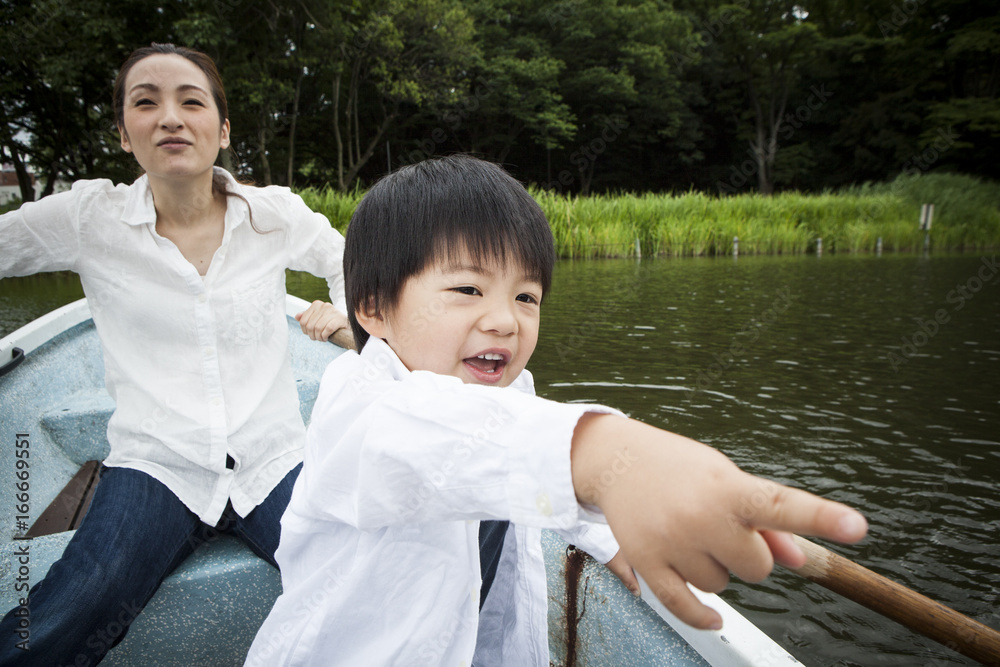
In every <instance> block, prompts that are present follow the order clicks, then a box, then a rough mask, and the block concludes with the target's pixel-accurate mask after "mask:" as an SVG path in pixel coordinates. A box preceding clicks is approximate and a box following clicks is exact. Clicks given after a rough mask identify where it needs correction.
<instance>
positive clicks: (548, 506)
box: [535, 493, 552, 516]
mask: <svg viewBox="0 0 1000 667" xmlns="http://www.w3.org/2000/svg"><path fill="white" fill-rule="evenodd" d="M535 506H536V507H537V508H538V511H539V512H541V513H542V516H551V515H552V502H551V501H550V500H549V496H548V494H546V493H540V494H538V497H537V498H535Z"/></svg>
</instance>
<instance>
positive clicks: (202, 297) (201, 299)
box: [198, 294, 208, 303]
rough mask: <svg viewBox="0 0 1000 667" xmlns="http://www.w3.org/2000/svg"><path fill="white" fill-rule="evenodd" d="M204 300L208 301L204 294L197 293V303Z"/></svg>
mask: <svg viewBox="0 0 1000 667" xmlns="http://www.w3.org/2000/svg"><path fill="white" fill-rule="evenodd" d="M206 301H208V297H207V296H205V295H204V294H199V295H198V303H205V302H206Z"/></svg>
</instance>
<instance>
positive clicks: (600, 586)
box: [0, 296, 797, 667]
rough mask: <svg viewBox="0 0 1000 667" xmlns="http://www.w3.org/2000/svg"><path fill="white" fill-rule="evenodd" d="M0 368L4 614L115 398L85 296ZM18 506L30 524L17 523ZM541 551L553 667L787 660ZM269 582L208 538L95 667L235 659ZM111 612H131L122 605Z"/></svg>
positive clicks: (5, 353) (298, 369) (16, 343)
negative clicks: (689, 621)
mask: <svg viewBox="0 0 1000 667" xmlns="http://www.w3.org/2000/svg"><path fill="white" fill-rule="evenodd" d="M307 305H308V304H307V303H306V302H305V301H302V300H301V299H298V298H296V297H293V296H289V297H288V300H287V309H286V312H287V313H288V315H289V317H288V326H289V330H290V332H291V336H290V341H291V342H290V352H291V357H292V369H293V372H294V373H295V376H296V379H297V383H298V391H299V399H300V402H301V410H302V415H303V418H304V419H306V421H308V417H309V414H310V412H311V410H312V405H313V402H314V400H315V397H316V391H317V388H318V386H319V379H320V377H321V375H322V372H323V369H324V368H325V367H326V365H327V364H328V363H329V362H330V361H332V360H333V359H334V358H336V356H337V355H339V354H341V353H342V352H343V350H342V349H341V348H339V347H336V346H334V345H331V344H329V343H318V342H315V341H312V340H309V339H308V338H307V337H306V336H304V335H302V333H301V331H300V330H299V326H298V324H297V323H296V322H295V320H294V318H293V317H292V315H293V314H294V313H297V312H301V311H302V310H304V309H305V307H306V306H307ZM0 364H2V366H0V410H2V420H0V442H2V443H3V444H2V446H0V452H2V462H0V466H2V468H0V470H2V472H0V475H2V479H4V480H5V481H4V483H3V485H2V488H3V489H4V491H3V492H2V493H0V520H2V521H3V524H2V525H3V526H4V529H3V530H4V539H3V540H2V541H0V606H2V608H3V610H4V611H6V610H7V609H11V608H13V607H15V606H17V605H18V603H19V598H20V596H21V595H22V593H21V592H19V587H18V583H32V584H33V583H35V582H37V581H40V580H41V579H42V578H43V577H44V576H45V573H46V572H47V571H48V568H49V567H50V566H51V564H52V563H53V561H55V560H56V559H57V558H58V557H59V555H60V554H61V553H62V550H63V549H64V548H65V546H66V543H67V542H68V541H69V539H70V537H71V536H72V531H71V530H64V531H61V532H56V533H52V534H46V535H40V536H37V537H32V538H30V539H24V535H25V533H26V531H27V530H28V528H29V526H32V525H34V524H35V523H36V522H39V520H40V517H41V518H42V521H41V522H40V523H44V521H45V520H47V519H50V518H51V517H52V516H63V515H65V518H67V519H68V521H69V522H70V523H69V524H68V525H70V526H72V525H75V524H74V523H72V522H74V521H78V519H79V517H78V516H73V514H74V512H76V509H75V508H74V507H72V506H70V505H69V504H66V505H67V506H65V507H63V506H61V505H62V504H63V503H62V500H60V501H59V502H55V503H54V501H55V500H56V499H57V497H58V498H60V499H63V498H65V497H66V494H63V495H60V493H61V492H63V491H64V489H66V487H67V485H70V482H71V480H74V478H75V479H76V480H77V481H79V482H80V484H81V485H82V486H81V487H80V488H79V489H78V490H77V492H76V497H77V498H83V497H84V496H85V495H86V493H87V491H88V489H87V485H88V484H89V483H90V482H89V481H88V480H87V479H86V475H78V473H80V471H81V468H83V467H84V466H85V465H86V464H87V462H89V461H100V460H103V458H104V457H105V456H106V454H107V450H108V444H107V440H106V437H105V431H106V428H107V422H108V419H109V418H110V416H111V412H112V410H113V407H114V406H113V403H112V401H111V398H110V397H109V396H108V394H107V392H106V391H105V389H104V366H103V361H102V358H101V349H100V343H99V341H98V338H97V333H96V331H95V329H94V323H93V320H92V319H91V317H90V310H89V308H88V306H87V302H86V300H85V299H82V300H80V301H77V302H75V303H72V304H69V305H67V306H64V307H63V308H60V309H58V310H56V311H53V312H52V313H49V314H48V315H46V316H44V317H41V318H39V319H38V320H36V321H34V322H32V323H30V324H28V325H26V326H25V327H23V328H21V329H19V330H18V331H16V332H14V333H13V334H11V335H9V336H7V337H5V338H4V339H2V340H0ZM18 444H20V445H21V446H20V447H18ZM24 449H27V450H28V451H29V452H30V455H29V456H28V458H27V459H23V458H22V459H19V458H17V457H16V454H15V452H16V451H19V450H24ZM18 460H24V461H27V464H18V463H17V461H18ZM18 465H21V467H20V468H18ZM23 471H26V472H25V474H21V476H20V477H21V479H20V480H18V478H17V474H18V473H19V472H23ZM81 480H82V481H81ZM18 481H21V482H24V481H27V482H28V484H27V485H25V486H22V488H25V487H26V488H27V491H25V492H24V493H26V494H27V496H22V497H21V498H18V497H17V493H19V492H20V491H19V490H17V489H15V486H14V485H15V483H16V482H18ZM70 495H73V494H70ZM25 498H27V500H26V501H25V500H24V499H25ZM25 504H27V505H28V507H27V508H25V507H23V505H25ZM24 509H27V510H28V511H27V512H26V513H25V512H23V511H22V510H24ZM23 514H27V516H28V519H27V520H26V521H21V522H20V523H19V521H18V517H19V516H21V515H23ZM43 514H44V515H45V516H44V517H43ZM34 532H39V529H38V528H37V527H36V528H35V531H34ZM543 546H544V550H545V559H546V570H547V577H548V597H549V645H550V649H551V653H552V662H553V664H555V665H581V666H584V665H715V666H719V667H722V666H725V667H733V666H739V665H787V664H794V663H796V662H797V661H796V660H795V658H794V657H793V656H791V655H790V654H789V653H787V652H786V651H785V650H784V649H782V648H781V647H780V646H778V644H776V643H775V642H774V641H772V640H771V639H770V638H769V637H767V635H765V634H764V633H763V632H761V631H760V630H759V629H758V628H757V627H755V626H754V625H753V624H751V623H750V622H749V621H747V620H746V619H745V618H744V617H743V616H741V615H740V614H739V613H738V612H736V611H735V610H734V609H732V608H731V607H730V606H729V605H727V604H726V603H725V602H724V601H723V600H721V599H720V598H718V597H717V596H715V595H711V594H704V593H700V592H697V593H698V595H699V596H700V597H702V599H703V600H704V601H705V602H706V604H709V605H711V606H713V607H715V608H716V609H717V610H718V611H719V612H720V614H722V616H723V620H724V628H723V630H721V631H718V632H711V631H699V630H693V629H691V628H690V627H688V626H686V625H684V624H682V623H680V622H679V621H677V620H676V619H675V618H674V617H673V616H672V615H671V614H670V613H669V612H668V611H666V609H664V608H663V607H662V605H660V604H659V602H658V601H656V599H655V598H654V597H653V596H652V595H651V593H650V592H649V590H648V588H646V589H644V592H643V597H642V599H636V598H633V597H632V595H631V594H629V593H628V592H627V591H626V590H625V588H624V587H623V586H622V585H621V584H620V582H618V580H617V579H616V578H615V577H614V576H613V575H611V574H610V573H609V572H608V571H607V570H606V569H605V568H604V567H603V566H601V565H599V564H598V563H596V562H594V561H593V560H591V559H590V558H589V557H588V556H586V555H585V554H583V553H582V552H579V551H577V550H575V549H573V548H572V547H570V546H569V545H567V544H566V543H565V542H564V541H563V540H562V539H561V538H559V537H558V536H556V535H555V534H554V533H550V532H545V533H544V534H543ZM25 552H27V554H28V557H27V558H25V557H24V554H25ZM25 561H27V562H25ZM280 590H281V582H280V578H279V576H278V573H277V571H275V570H274V569H273V568H271V567H270V566H269V565H267V564H266V563H264V562H263V561H261V560H260V559H258V558H257V557H256V556H254V555H253V554H252V553H251V552H250V551H249V550H248V549H247V548H246V547H245V546H243V544H242V543H240V542H239V541H237V540H236V539H234V538H231V537H229V536H226V535H220V536H218V538H217V539H215V540H210V541H209V542H207V543H206V544H205V545H204V546H203V547H201V548H199V549H198V550H197V551H196V552H195V553H194V555H193V556H192V557H190V558H189V559H188V560H187V561H185V562H184V563H183V564H182V565H181V566H180V567H179V568H178V569H177V571H175V572H174V573H173V574H171V575H170V577H168V578H167V579H166V581H165V582H164V583H163V585H162V586H161V587H160V589H159V590H158V591H157V593H156V595H155V596H154V597H153V599H152V601H151V602H150V604H149V605H148V606H147V607H146V609H145V611H143V613H142V614H140V615H139V617H138V618H137V619H136V620H135V622H134V623H132V625H131V628H130V630H129V633H128V635H127V636H126V638H125V640H124V641H122V642H121V643H120V644H119V645H118V646H116V647H115V648H114V649H112V650H111V652H110V653H109V654H108V657H107V658H106V659H105V661H104V663H102V664H107V665H120V666H125V665H142V666H153V665H186V666H187V665H211V666H213V667H221V666H224V665H241V664H243V658H244V656H245V655H246V651H247V649H248V648H249V646H250V642H251V641H252V640H253V636H254V634H255V632H256V630H257V628H258V627H259V626H260V624H261V623H262V622H263V620H264V618H265V616H266V615H267V613H268V611H269V610H270V608H271V605H272V604H273V602H274V599H275V598H276V597H277V596H278V594H279V593H280ZM122 620H123V621H125V622H127V621H128V620H131V618H130V613H129V612H128V610H123V619H122ZM28 632H29V633H30V627H29V629H28ZM29 638H30V634H29ZM29 640H30V639H29Z"/></svg>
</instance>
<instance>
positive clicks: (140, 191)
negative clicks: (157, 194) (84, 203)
mask: <svg viewBox="0 0 1000 667" xmlns="http://www.w3.org/2000/svg"><path fill="white" fill-rule="evenodd" d="M213 169H214V173H215V174H222V175H223V176H224V177H225V178H226V183H227V189H228V190H229V191H230V192H233V193H239V192H240V184H239V183H237V182H236V179H235V178H233V175H232V174H230V173H229V172H228V171H226V170H225V169H223V168H222V167H213ZM241 194H242V193H241ZM227 204H228V205H227V206H226V231H227V232H228V231H229V230H232V229H235V228H236V227H237V226H239V225H240V224H242V223H243V221H244V220H246V219H247V218H248V209H247V205H246V204H245V203H244V202H243V201H242V200H240V199H239V198H237V197H230V201H229V202H227ZM121 220H122V222H124V223H125V224H127V225H132V226H138V225H148V224H154V223H156V206H154V204H153V191H152V189H150V187H149V178H148V177H147V176H146V174H143V175H142V176H140V177H139V178H137V179H136V180H135V182H134V183H132V186H131V187H130V188H129V189H128V192H127V194H126V195H125V206H124V208H123V209H122V217H121Z"/></svg>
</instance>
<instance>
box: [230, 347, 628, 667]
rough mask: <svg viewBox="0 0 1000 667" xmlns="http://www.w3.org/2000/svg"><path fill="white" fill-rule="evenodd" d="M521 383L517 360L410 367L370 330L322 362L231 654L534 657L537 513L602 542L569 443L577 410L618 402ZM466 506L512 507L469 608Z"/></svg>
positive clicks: (605, 554) (310, 658)
mask: <svg viewBox="0 0 1000 667" xmlns="http://www.w3.org/2000/svg"><path fill="white" fill-rule="evenodd" d="M511 389H514V391H511ZM533 394H534V386H533V383H532V379H531V375H530V373H528V372H527V371H525V372H524V373H522V375H521V376H520V377H518V378H517V379H516V380H515V382H514V383H513V384H512V385H511V387H510V388H508V389H506V390H504V389H499V388H496V387H484V386H479V385H471V384H464V383H462V382H461V381H460V380H459V379H457V378H453V377H449V376H442V375H436V374H434V373H429V372H425V371H417V372H412V373H411V372H410V371H408V370H407V369H406V367H405V366H403V364H402V363H401V362H400V361H399V359H398V358H397V357H396V355H395V354H394V353H393V351H392V350H391V349H390V348H389V346H388V345H386V344H385V343H384V342H383V341H381V340H378V339H374V338H373V339H371V340H370V341H369V342H368V344H367V345H366V346H365V348H364V350H363V351H362V353H361V354H360V355H357V354H354V353H350V352H348V353H345V354H343V355H341V356H340V357H339V358H338V359H336V360H335V361H334V362H333V363H331V364H330V366H329V367H328V368H327V370H326V372H325V373H324V376H323V380H322V382H321V385H320V390H319V394H318V396H317V400H316V404H315V406H314V408H313V415H312V420H311V423H310V426H309V431H308V438H307V445H306V451H305V462H304V465H303V468H302V472H301V473H300V475H299V478H298V481H297V482H296V485H295V490H294V492H293V493H292V499H291V502H290V503H289V505H288V509H287V510H286V512H285V515H284V517H283V518H282V520H281V523H282V531H281V544H280V546H279V548H278V551H277V553H276V555H275V557H276V559H277V561H278V564H279V566H280V567H281V576H282V585H283V591H284V592H283V593H282V595H281V596H280V597H279V598H278V600H277V601H276V602H275V605H274V608H273V609H272V610H271V613H270V615H269V616H268V618H267V620H266V621H265V622H264V625H263V626H262V627H261V630H260V631H259V632H258V634H257V637H256V638H255V640H254V643H253V646H252V647H251V649H250V653H249V655H248V656H247V663H246V664H247V665H329V664H379V665H390V664H407V665H412V664H429V665H466V666H468V665H469V664H470V662H471V660H472V657H473V654H475V664H476V665H477V667H480V666H485V665H491V664H497V665H499V664H507V665H510V664H517V665H542V666H547V665H548V664H549V654H548V627H547V621H546V612H547V595H546V584H545V567H544V561H543V557H542V550H541V531H540V529H541V528H550V529H553V530H556V531H557V532H559V533H560V534H562V535H563V536H564V537H565V538H566V539H567V540H568V541H570V542H572V543H573V544H576V545H577V546H579V547H580V548H582V549H584V550H585V551H587V552H589V553H590V554H591V555H593V556H594V557H595V558H596V559H597V560H599V561H601V562H607V561H608V560H610V559H611V558H612V557H613V556H614V555H615V554H616V553H617V551H618V544H617V543H616V542H615V540H614V538H613V537H612V535H611V531H610V529H609V528H608V527H607V525H606V524H604V523H603V516H601V515H600V514H599V513H596V512H593V511H590V510H588V509H587V508H584V507H582V506H580V505H579V504H578V502H577V500H576V495H575V493H574V490H573V485H572V477H571V474H570V443H571V439H572V435H573V430H574V428H575V426H576V423H577V421H579V419H580V417H581V416H582V415H583V414H585V413H587V412H604V413H613V414H620V413H618V412H617V411H615V410H612V409H610V408H606V407H603V406H597V405H584V404H563V403H555V402H553V401H548V400H546V399H543V398H539V397H537V396H534V395H533ZM480 519H509V520H510V521H511V527H510V528H509V529H508V531H507V534H506V537H505V540H504V546H503V551H502V555H501V560H500V565H499V567H498V569H497V573H496V578H495V579H494V582H493V585H492V588H491V590H490V595H489V596H488V598H487V600H486V603H485V605H484V607H483V609H482V612H481V613H480V610H479V590H480V585H481V580H480V572H479V520H480ZM477 637H478V642H477Z"/></svg>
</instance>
